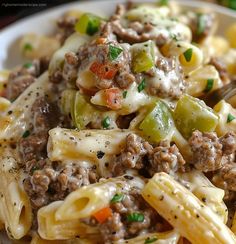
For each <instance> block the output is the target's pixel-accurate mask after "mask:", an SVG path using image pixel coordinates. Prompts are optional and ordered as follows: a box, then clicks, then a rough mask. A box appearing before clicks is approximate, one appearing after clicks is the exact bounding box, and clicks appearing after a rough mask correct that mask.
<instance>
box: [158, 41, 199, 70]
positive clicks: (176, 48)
mask: <svg viewBox="0 0 236 244" xmlns="http://www.w3.org/2000/svg"><path fill="white" fill-rule="evenodd" d="M161 51H162V52H163V54H164V55H165V56H167V57H170V56H176V57H178V59H179V61H180V64H181V66H182V67H183V70H184V71H185V72H186V73H189V72H191V71H193V70H195V69H197V68H199V67H200V66H201V65H202V63H203V53H202V51H201V49H199V48H198V47H197V46H195V45H192V44H190V43H188V42H186V41H172V42H170V43H167V44H166V45H164V46H163V47H162V48H161Z"/></svg>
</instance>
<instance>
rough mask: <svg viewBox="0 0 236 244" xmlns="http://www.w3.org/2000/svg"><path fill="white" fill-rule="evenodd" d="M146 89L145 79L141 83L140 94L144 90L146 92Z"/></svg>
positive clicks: (139, 86)
mask: <svg viewBox="0 0 236 244" xmlns="http://www.w3.org/2000/svg"><path fill="white" fill-rule="evenodd" d="M145 87H146V83H145V79H143V80H142V81H141V83H140V84H139V85H138V92H141V91H142V90H144V89H145Z"/></svg>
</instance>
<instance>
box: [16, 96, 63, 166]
mask: <svg viewBox="0 0 236 244" xmlns="http://www.w3.org/2000/svg"><path fill="white" fill-rule="evenodd" d="M31 111H32V126H31V127H32V128H30V129H29V133H28V134H29V135H27V136H23V138H21V139H20V140H19V142H18V148H19V151H20V153H21V156H22V160H23V162H24V163H25V162H27V161H29V160H32V159H40V158H41V157H42V156H43V157H44V156H45V155H46V145H47V139H48V130H49V129H50V128H52V127H55V126H56V125H59V124H60V121H61V119H62V118H61V117H60V112H59V109H58V107H57V106H56V105H55V104H53V103H49V102H47V100H46V99H45V98H39V99H36V101H35V102H34V104H33V106H32V109H31Z"/></svg>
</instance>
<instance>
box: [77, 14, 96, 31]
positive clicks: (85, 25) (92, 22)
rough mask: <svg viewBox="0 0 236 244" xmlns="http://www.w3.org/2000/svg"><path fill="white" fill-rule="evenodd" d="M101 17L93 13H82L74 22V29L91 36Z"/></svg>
mask: <svg viewBox="0 0 236 244" xmlns="http://www.w3.org/2000/svg"><path fill="white" fill-rule="evenodd" d="M100 24H101V18H100V17H98V16H96V15H93V14H89V13H86V14H83V15H82V16H81V17H80V19H79V21H78V22H77V23H76V24H75V30H76V31H77V32H79V33H81V34H88V35H90V36H92V35H93V34H95V33H96V32H97V31H98V30H99V27H100Z"/></svg>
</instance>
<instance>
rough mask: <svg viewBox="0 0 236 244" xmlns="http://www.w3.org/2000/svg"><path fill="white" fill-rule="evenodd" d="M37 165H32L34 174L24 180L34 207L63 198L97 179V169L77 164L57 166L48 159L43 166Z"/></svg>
mask: <svg viewBox="0 0 236 244" xmlns="http://www.w3.org/2000/svg"><path fill="white" fill-rule="evenodd" d="M36 167H37V166H35V167H34V166H33V167H31V172H32V175H29V176H28V178H26V179H25V181H24V188H25V190H26V192H27V194H28V195H29V197H30V200H31V203H32V206H33V208H34V209H38V208H40V207H42V206H44V205H46V204H48V203H50V202H52V201H57V200H62V199H64V198H65V197H66V196H67V195H68V194H69V193H70V192H72V191H75V190H76V189H78V188H79V187H81V186H84V185H88V184H90V183H95V182H96V181H97V174H96V171H95V169H92V168H91V169H87V168H83V167H81V166H79V165H75V164H71V165H68V164H67V165H66V166H63V165H57V167H55V166H54V165H53V163H52V162H50V161H49V160H47V161H46V163H44V166H43V168H41V169H38V168H36Z"/></svg>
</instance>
